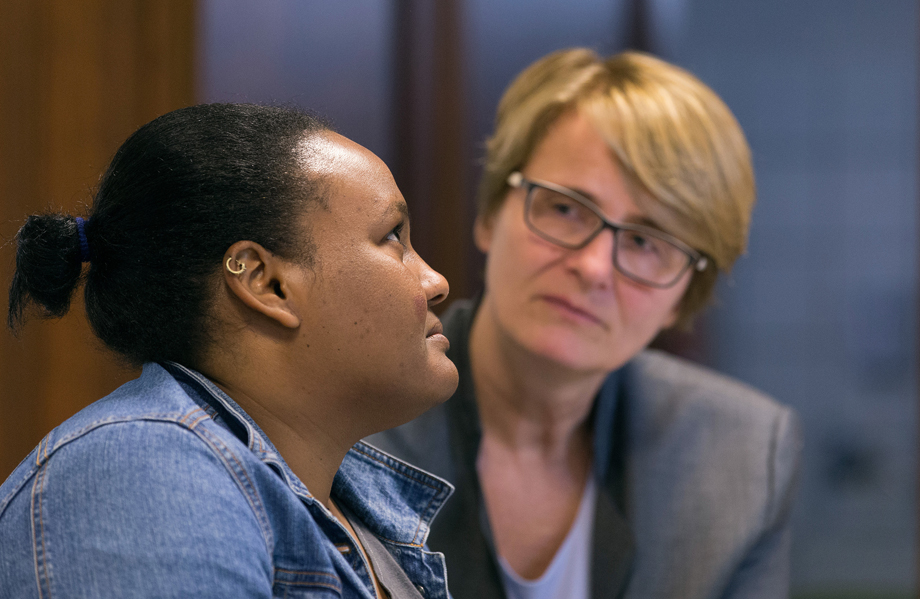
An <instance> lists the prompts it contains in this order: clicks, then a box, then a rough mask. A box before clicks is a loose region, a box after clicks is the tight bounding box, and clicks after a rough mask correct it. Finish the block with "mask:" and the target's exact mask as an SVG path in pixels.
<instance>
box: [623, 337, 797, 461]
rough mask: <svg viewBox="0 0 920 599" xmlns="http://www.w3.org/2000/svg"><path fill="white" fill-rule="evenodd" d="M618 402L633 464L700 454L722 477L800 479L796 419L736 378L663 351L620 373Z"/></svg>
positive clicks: (643, 355) (647, 354)
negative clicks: (758, 472)
mask: <svg viewBox="0 0 920 599" xmlns="http://www.w3.org/2000/svg"><path fill="white" fill-rule="evenodd" d="M622 374H623V379H622V386H621V392H620V396H619V397H620V400H621V401H624V402H625V406H624V407H625V410H624V412H625V414H626V421H627V422H626V426H627V429H628V431H629V436H630V439H631V441H630V445H631V447H632V448H633V451H634V452H635V457H641V456H646V457H647V458H649V459H651V460H653V461H657V458H656V457H655V456H658V457H660V456H661V455H663V454H667V455H671V454H674V455H672V457H673V458H674V459H675V460H676V462H675V463H683V462H685V461H686V460H683V462H682V460H679V459H677V457H678V456H677V454H680V455H683V456H684V458H687V457H689V456H693V455H694V454H695V455H696V458H698V459H697V460H696V462H697V463H699V464H719V465H720V466H719V467H720V468H722V469H723V470H732V469H733V466H732V465H733V464H734V468H736V469H737V470H739V471H747V470H749V469H750V468H753V467H754V465H757V467H758V468H760V467H762V466H764V465H765V464H767V463H769V462H772V465H768V466H767V469H768V470H772V469H774V468H780V469H782V470H785V471H789V472H794V471H795V470H797V468H798V466H797V464H798V456H799V453H800V450H801V445H802V440H801V429H800V424H799V420H798V416H797V415H796V413H795V411H794V410H793V409H792V408H790V407H789V406H787V405H784V404H782V403H781V402H779V401H777V400H776V399H774V398H773V397H771V396H769V395H768V394H766V393H764V392H762V391H759V390H757V389H755V388H754V387H751V386H750V385H747V384H746V383H743V382H741V381H739V380H737V379H734V378H732V377H729V376H726V375H724V374H721V373H718V372H716V371H714V370H712V369H710V368H707V367H705V366H701V365H698V364H694V363H692V362H689V361H687V360H684V359H681V358H677V357H675V356H671V355H668V354H665V353H663V352H660V351H653V350H646V351H644V352H642V353H641V354H640V355H639V356H637V357H636V358H635V359H633V360H632V361H631V362H630V363H629V364H628V365H627V366H626V367H624V369H623V370H622Z"/></svg>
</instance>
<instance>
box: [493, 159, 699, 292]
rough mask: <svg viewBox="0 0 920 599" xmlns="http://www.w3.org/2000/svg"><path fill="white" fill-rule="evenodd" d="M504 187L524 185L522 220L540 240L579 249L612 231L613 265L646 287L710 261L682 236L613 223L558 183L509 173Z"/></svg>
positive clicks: (663, 286) (661, 286)
mask: <svg viewBox="0 0 920 599" xmlns="http://www.w3.org/2000/svg"><path fill="white" fill-rule="evenodd" d="M508 185H510V186H511V187H514V188H519V189H524V191H525V192H526V193H527V199H526V200H525V203H524V221H525V222H526V223H527V226H528V227H529V228H530V230H531V231H533V232H534V233H536V234H537V235H539V236H540V237H542V238H543V239H545V240H547V241H549V242H552V243H555V244H556V245H559V246H562V247H564V248H568V249H570V250H579V249H581V248H583V247H585V246H586V245H588V244H589V243H590V242H591V240H592V239H594V238H595V237H597V236H598V235H600V233H601V231H603V230H604V229H610V230H611V231H613V239H614V243H613V264H614V266H615V267H616V269H617V270H618V271H619V272H620V273H622V274H623V275H625V276H627V277H629V278H630V279H632V280H633V281H636V282H637V283H642V284H643V285H647V286H649V287H655V288H658V289H666V288H668V287H671V286H673V285H675V284H676V283H677V282H678V281H679V280H680V278H681V277H682V276H683V274H684V273H685V272H687V270H689V269H691V268H694V269H695V270H697V271H703V270H705V269H706V266H707V265H708V263H709V261H708V259H707V258H706V256H704V255H702V254H700V253H699V252H697V251H696V250H694V249H693V248H691V247H690V246H688V245H687V244H685V243H684V242H682V241H681V240H679V239H677V238H676V237H672V236H671V235H668V234H667V233H664V232H663V231H658V230H657V229H653V228H651V227H644V226H642V225H629V224H619V223H614V222H611V221H609V220H607V218H606V217H605V216H604V215H603V214H601V211H600V210H599V209H598V208H597V206H595V205H594V203H593V202H591V201H590V200H589V199H588V198H586V197H584V196H582V195H581V194H579V193H576V192H574V191H572V190H571V189H567V188H565V187H562V186H560V185H554V184H552V183H547V182H546V181H535V180H531V179H525V178H524V175H522V174H521V173H520V172H517V171H515V172H513V173H511V174H510V175H509V176H508Z"/></svg>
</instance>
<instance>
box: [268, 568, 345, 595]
mask: <svg viewBox="0 0 920 599" xmlns="http://www.w3.org/2000/svg"><path fill="white" fill-rule="evenodd" d="M272 596H273V597H279V598H281V597H287V598H290V599H296V598H298V597H311V598H312V597H324V598H325V597H329V598H332V597H341V596H342V581H341V579H340V578H339V577H338V575H337V574H334V573H330V572H308V571H298V570H285V569H281V568H276V569H275V582H274V585H273V586H272Z"/></svg>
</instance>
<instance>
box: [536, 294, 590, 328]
mask: <svg viewBox="0 0 920 599" xmlns="http://www.w3.org/2000/svg"><path fill="white" fill-rule="evenodd" d="M540 299H542V300H543V301H544V302H546V303H548V304H550V305H551V306H553V307H555V308H556V309H558V310H559V311H560V312H562V313H563V314H565V315H567V316H569V317H571V318H574V319H575V320H580V321H584V322H590V323H592V324H597V325H600V326H602V327H606V326H607V324H606V323H605V322H604V321H603V320H601V319H600V318H599V317H597V316H596V315H595V314H594V313H592V312H590V311H588V310H585V309H584V308H580V307H578V306H576V305H575V304H573V303H572V302H570V301H568V300H567V299H565V298H563V297H559V296H555V295H543V296H540Z"/></svg>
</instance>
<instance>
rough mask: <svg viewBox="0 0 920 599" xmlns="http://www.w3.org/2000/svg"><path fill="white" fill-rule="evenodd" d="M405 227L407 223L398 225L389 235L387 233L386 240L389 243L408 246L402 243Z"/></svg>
mask: <svg viewBox="0 0 920 599" xmlns="http://www.w3.org/2000/svg"><path fill="white" fill-rule="evenodd" d="M404 226H405V223H399V224H398V225H396V226H395V227H393V230H392V231H390V232H389V233H387V236H386V238H385V239H386V240H387V241H395V242H396V243H399V244H402V245H406V244H404V243H403V241H402V235H403V227H404Z"/></svg>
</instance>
